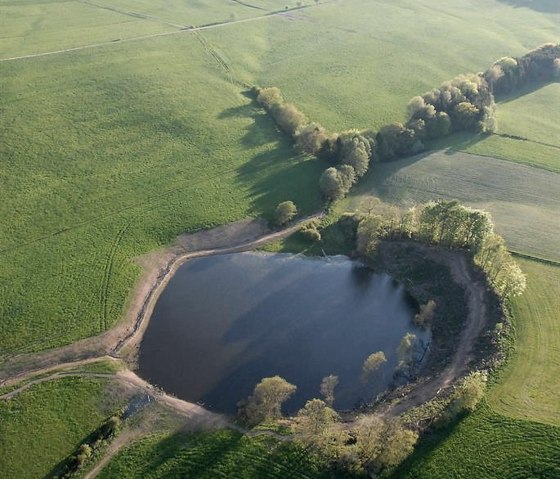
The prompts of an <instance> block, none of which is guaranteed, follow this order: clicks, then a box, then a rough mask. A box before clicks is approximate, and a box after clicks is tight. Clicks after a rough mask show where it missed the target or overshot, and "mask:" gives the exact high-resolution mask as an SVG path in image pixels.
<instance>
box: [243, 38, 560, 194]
mask: <svg viewBox="0 0 560 479" xmlns="http://www.w3.org/2000/svg"><path fill="white" fill-rule="evenodd" d="M558 79H560V44H545V45H542V46H540V47H538V48H536V49H535V50H533V51H531V52H529V53H527V54H526V55H523V56H522V57H519V58H514V57H503V58H501V59H499V60H497V61H496V62H494V63H493V64H492V66H491V67H490V68H488V69H487V70H486V71H485V72H481V73H469V74H464V75H459V76H457V77H455V78H453V79H452V80H449V81H446V82H443V83H442V84H441V85H440V86H439V87H438V88H434V89H432V90H430V91H428V92H426V93H424V94H423V95H418V96H415V97H414V98H412V99H411V100H410V102H409V103H408V106H407V120H406V121H405V122H404V124H403V123H400V122H396V123H391V124H389V125H385V126H383V127H381V128H380V129H379V131H378V132H374V131H373V130H362V131H360V130H348V131H345V132H341V133H336V132H334V133H333V132H328V131H327V130H326V129H325V128H324V127H323V126H322V125H320V124H319V123H317V122H312V121H310V120H309V119H308V118H307V117H306V115H305V114H304V113H303V112H301V111H300V110H299V109H298V108H297V107H296V106H295V105H293V104H292V103H287V102H286V101H285V100H284V98H283V96H282V93H281V92H280V90H279V89H278V88H276V87H268V88H259V87H254V93H255V94H256V97H257V101H258V102H259V103H260V104H261V105H262V106H263V108H264V109H265V110H266V111H267V112H268V113H269V114H270V115H271V117H272V118H273V119H274V121H275V122H276V124H277V125H278V126H279V128H280V129H281V130H283V131H284V132H285V133H286V134H288V135H290V136H291V137H292V138H293V140H294V143H295V146H296V148H297V149H298V151H301V152H303V153H306V154H309V155H312V156H315V157H317V158H320V159H323V160H325V161H326V162H327V163H329V164H330V165H331V166H329V167H328V168H327V169H326V170H325V171H324V173H323V174H322V175H321V178H320V180H319V186H320V188H321V191H322V193H323V195H324V196H325V198H326V199H327V200H328V201H333V200H337V199H340V198H342V197H344V196H345V195H346V194H347V193H348V191H350V188H351V187H352V186H353V185H354V183H356V181H357V180H358V179H359V178H360V177H362V176H363V175H364V174H365V173H366V172H367V170H368V168H369V166H370V164H371V163H373V162H377V161H381V162H384V161H392V160H395V159H398V158H402V157H405V156H409V155H413V154H416V153H420V152H421V151H423V150H424V149H425V147H426V146H425V145H426V142H428V141H430V140H435V139H438V138H442V137H445V136H447V135H449V134H450V133H453V132H459V131H471V132H476V133H493V132H495V131H497V127H498V125H497V121H496V115H495V112H496V103H495V99H494V96H495V95H503V94H507V93H512V92H514V91H516V90H518V89H520V88H522V87H524V86H526V85H527V84H530V83H534V82H551V81H555V80H558Z"/></svg>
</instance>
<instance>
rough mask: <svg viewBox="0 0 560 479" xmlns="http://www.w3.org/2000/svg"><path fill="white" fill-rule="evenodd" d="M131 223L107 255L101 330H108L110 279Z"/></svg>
mask: <svg viewBox="0 0 560 479" xmlns="http://www.w3.org/2000/svg"><path fill="white" fill-rule="evenodd" d="M129 226H130V223H127V224H126V225H125V226H123V227H122V228H121V229H120V231H119V232H118V234H117V237H116V238H115V241H114V242H113V244H112V245H111V250H110V251H109V255H108V257H107V261H106V263H105V269H104V271H103V281H102V284H101V316H100V317H101V324H100V329H99V330H100V331H106V330H107V326H108V322H107V318H108V309H109V307H108V301H109V280H110V278H111V273H112V271H113V263H114V259H115V254H116V252H117V249H118V248H119V244H120V242H121V240H122V238H123V236H124V234H125V233H126V231H127V230H128V228H129Z"/></svg>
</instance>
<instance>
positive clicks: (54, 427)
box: [0, 378, 122, 479]
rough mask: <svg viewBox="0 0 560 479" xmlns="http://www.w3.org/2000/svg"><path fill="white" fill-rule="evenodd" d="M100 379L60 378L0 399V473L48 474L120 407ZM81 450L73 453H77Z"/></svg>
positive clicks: (12, 474)
mask: <svg viewBox="0 0 560 479" xmlns="http://www.w3.org/2000/svg"><path fill="white" fill-rule="evenodd" d="M106 385H107V382H106V381H103V380H101V379H89V378H64V379H58V380H55V381H49V382H45V383H42V384H38V385H35V386H32V387H31V388H30V389H28V390H26V391H23V392H21V393H20V394H19V395H18V396H17V397H16V398H14V399H10V400H9V401H4V400H2V401H0V449H1V450H2V454H0V471H1V472H2V476H3V477H14V478H16V477H17V478H21V479H24V478H30V479H31V478H36V477H52V476H53V475H55V474H59V473H61V472H62V468H63V467H64V464H63V463H64V458H65V457H68V456H70V455H72V454H74V453H75V452H76V449H77V447H78V445H80V444H81V443H82V441H84V439H85V438H87V437H89V436H90V434H92V433H93V432H94V431H95V430H97V429H98V428H99V427H100V425H101V424H102V423H103V422H104V421H105V420H106V418H107V416H108V415H109V414H110V412H109V411H111V410H113V411H114V410H115V409H116V408H118V407H120V406H122V404H119V402H120V400H119V399H118V397H114V398H113V397H107V394H106V391H107V390H106ZM85 452H86V451H82V452H78V455H79V454H81V453H85Z"/></svg>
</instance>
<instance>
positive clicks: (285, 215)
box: [274, 201, 297, 226]
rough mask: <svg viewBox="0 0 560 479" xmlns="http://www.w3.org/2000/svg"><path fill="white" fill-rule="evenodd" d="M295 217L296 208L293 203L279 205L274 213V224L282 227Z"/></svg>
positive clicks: (287, 202)
mask: <svg viewBox="0 0 560 479" xmlns="http://www.w3.org/2000/svg"><path fill="white" fill-rule="evenodd" d="M296 215H297V208H296V205H295V204H294V202H293V201H284V202H282V203H280V204H279V205H278V206H277V207H276V210H275V211H274V223H275V224H276V225H277V226H283V225H285V224H286V223H288V222H289V221H291V220H292V219H293V218H294V217H295V216H296Z"/></svg>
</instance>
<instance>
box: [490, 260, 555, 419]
mask: <svg viewBox="0 0 560 479" xmlns="http://www.w3.org/2000/svg"><path fill="white" fill-rule="evenodd" d="M518 261H519V262H520V264H521V267H522V268H523V271H524V272H525V273H526V274H527V284H528V286H527V291H526V292H525V294H524V295H523V296H521V297H519V298H516V300H515V303H514V310H513V312H514V317H515V331H516V337H517V338H516V345H515V353H514V355H513V358H512V359H511V361H510V362H509V363H508V365H507V367H506V369H505V371H504V372H503V376H501V378H500V382H499V384H498V385H497V386H496V387H494V388H492V390H491V392H490V395H489V399H488V401H489V404H490V406H491V407H492V409H494V410H495V411H497V412H499V413H501V414H504V415H507V416H511V417H513V418H519V419H528V420H533V421H541V422H545V423H550V424H554V425H556V426H558V425H560V401H559V400H558V391H560V377H559V376H558V371H559V370H560V321H559V312H560V266H553V265H548V264H543V263H539V262H535V261H530V260H522V259H518Z"/></svg>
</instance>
